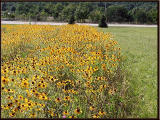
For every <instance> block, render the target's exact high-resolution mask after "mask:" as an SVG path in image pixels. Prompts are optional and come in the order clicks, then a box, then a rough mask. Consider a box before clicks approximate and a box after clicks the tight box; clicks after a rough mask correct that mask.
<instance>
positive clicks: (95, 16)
mask: <svg viewBox="0 0 160 120" xmlns="http://www.w3.org/2000/svg"><path fill="white" fill-rule="evenodd" d="M100 17H101V12H100V11H99V10H94V11H92V12H91V13H90V14H89V19H90V20H91V21H92V22H98V21H99V19H100Z"/></svg>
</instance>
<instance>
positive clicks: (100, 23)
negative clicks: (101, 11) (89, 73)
mask: <svg viewBox="0 0 160 120" xmlns="http://www.w3.org/2000/svg"><path fill="white" fill-rule="evenodd" d="M99 27H104V28H107V27H108V25H107V23H106V17H105V16H104V15H102V17H101V19H100V21H99Z"/></svg>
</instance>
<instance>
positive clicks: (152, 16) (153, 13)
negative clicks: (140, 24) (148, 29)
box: [147, 8, 157, 24]
mask: <svg viewBox="0 0 160 120" xmlns="http://www.w3.org/2000/svg"><path fill="white" fill-rule="evenodd" d="M147 23H154V24H157V9H155V8H152V9H151V10H150V11H148V12H147Z"/></svg>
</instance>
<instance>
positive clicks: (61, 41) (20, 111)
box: [1, 25, 127, 118]
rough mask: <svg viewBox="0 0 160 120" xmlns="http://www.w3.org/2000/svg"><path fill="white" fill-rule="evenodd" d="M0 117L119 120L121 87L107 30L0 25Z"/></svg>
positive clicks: (122, 104) (117, 59) (122, 111)
mask: <svg viewBox="0 0 160 120" xmlns="http://www.w3.org/2000/svg"><path fill="white" fill-rule="evenodd" d="M1 34H2V39H1V40H2V42H1V44H2V45H1V51H2V53H1V63H2V64H1V115H2V118H12V117H13V118H121V117H125V116H126V112H125V111H126V110H127V104H125V100H124V99H125V97H126V91H127V88H126V85H127V83H125V80H124V79H123V72H122V69H121V67H122V64H121V60H122V59H121V48H120V46H119V44H118V42H116V41H115V40H114V37H113V36H112V34H110V33H103V32H98V31H97V29H95V28H93V27H89V26H81V25H62V26H49V25H2V32H1Z"/></svg>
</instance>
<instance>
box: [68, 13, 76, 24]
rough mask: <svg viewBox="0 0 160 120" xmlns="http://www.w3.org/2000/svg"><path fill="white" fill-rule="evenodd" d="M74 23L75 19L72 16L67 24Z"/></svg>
mask: <svg viewBox="0 0 160 120" xmlns="http://www.w3.org/2000/svg"><path fill="white" fill-rule="evenodd" d="M74 22H75V19H74V16H73V15H72V16H70V18H69V21H68V24H74Z"/></svg>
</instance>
